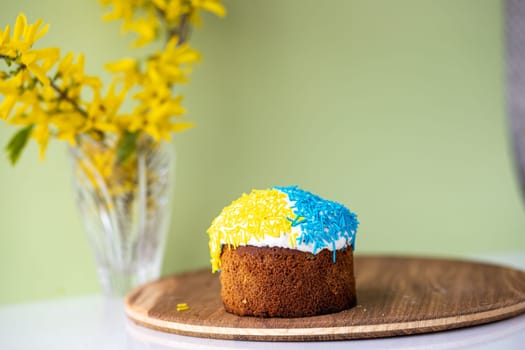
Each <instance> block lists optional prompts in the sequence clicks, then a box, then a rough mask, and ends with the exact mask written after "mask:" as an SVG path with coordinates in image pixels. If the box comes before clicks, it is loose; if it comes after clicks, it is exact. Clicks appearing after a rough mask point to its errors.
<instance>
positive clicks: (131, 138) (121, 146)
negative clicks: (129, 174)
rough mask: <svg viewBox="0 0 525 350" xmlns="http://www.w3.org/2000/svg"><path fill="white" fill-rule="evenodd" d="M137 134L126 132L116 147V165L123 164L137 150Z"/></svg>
mask: <svg viewBox="0 0 525 350" xmlns="http://www.w3.org/2000/svg"><path fill="white" fill-rule="evenodd" d="M138 135H139V134H138V132H129V131H126V132H125V133H124V135H123V136H122V137H121V138H120V140H119V143H118V145H117V163H124V162H125V161H127V160H128V159H129V157H130V156H131V155H132V154H133V152H135V150H136V149H137V137H138Z"/></svg>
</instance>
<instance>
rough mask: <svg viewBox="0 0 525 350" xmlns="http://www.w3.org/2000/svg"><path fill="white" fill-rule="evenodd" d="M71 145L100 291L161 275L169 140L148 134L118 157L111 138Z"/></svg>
mask: <svg viewBox="0 0 525 350" xmlns="http://www.w3.org/2000/svg"><path fill="white" fill-rule="evenodd" d="M80 141H81V142H79V143H78V145H77V146H75V147H70V154H71V156H72V157H71V158H72V164H73V185H74V189H75V194H76V202H77V205H78V209H79V211H80V216H81V218H82V220H83V222H84V226H85V229H86V232H87V235H88V239H89V241H90V244H91V246H92V249H93V252H94V256H95V261H96V265H97V270H98V275H99V279H100V284H101V286H102V290H103V292H104V294H105V295H107V296H122V295H125V294H126V293H127V292H128V291H129V290H130V289H131V288H132V287H134V286H136V285H139V284H142V283H145V282H147V281H149V280H152V279H156V278H158V277H159V276H160V269H161V263H162V257H163V254H164V246H165V241H166V231H167V228H168V225H169V218H170V193H171V187H172V182H173V176H172V167H173V161H174V160H173V152H172V150H171V147H170V146H171V145H169V144H165V143H156V142H153V140H151V139H149V138H143V139H140V140H139V141H138V144H137V151H136V152H134V153H133V154H132V155H131V156H130V157H129V158H128V159H127V160H126V161H125V162H122V163H120V164H119V163H117V162H116V147H115V142H111V141H110V140H105V141H104V142H103V141H95V140H93V139H91V138H83V139H82V140H80Z"/></svg>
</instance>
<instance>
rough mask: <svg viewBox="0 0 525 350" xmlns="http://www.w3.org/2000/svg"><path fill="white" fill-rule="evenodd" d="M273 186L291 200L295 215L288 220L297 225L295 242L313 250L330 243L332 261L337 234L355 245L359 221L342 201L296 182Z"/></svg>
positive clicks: (314, 252) (315, 251)
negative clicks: (307, 188)
mask: <svg viewBox="0 0 525 350" xmlns="http://www.w3.org/2000/svg"><path fill="white" fill-rule="evenodd" d="M274 188H275V189H277V190H279V191H281V192H283V193H286V194H287V195H288V198H289V199H290V201H292V202H295V203H294V204H293V206H292V210H293V212H294V214H295V215H296V218H295V219H294V220H293V219H290V218H288V220H289V221H290V222H291V223H292V226H300V227H301V232H302V233H301V234H300V235H299V236H298V237H297V243H304V244H313V252H312V253H313V254H316V253H317V252H318V251H320V250H322V249H324V248H328V247H331V248H332V250H333V260H334V262H335V258H336V250H335V243H336V241H338V240H339V239H341V238H344V239H345V240H346V243H347V245H351V246H352V249H354V248H355V236H356V231H357V226H358V225H359V221H358V220H357V215H356V214H355V213H353V212H351V211H350V210H348V208H346V207H345V206H344V205H342V204H339V203H337V202H334V201H330V200H326V199H322V198H321V197H319V196H316V195H315V194H313V193H310V192H307V191H304V190H301V189H300V188H298V187H297V186H287V187H281V186H275V187H274Z"/></svg>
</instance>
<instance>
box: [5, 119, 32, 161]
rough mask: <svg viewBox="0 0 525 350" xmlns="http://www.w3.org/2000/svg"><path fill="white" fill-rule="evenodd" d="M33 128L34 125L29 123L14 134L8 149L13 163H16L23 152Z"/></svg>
mask: <svg viewBox="0 0 525 350" xmlns="http://www.w3.org/2000/svg"><path fill="white" fill-rule="evenodd" d="M32 130H33V125H28V126H26V127H25V128H22V129H20V130H18V131H17V132H16V134H14V135H13V137H12V138H11V140H9V143H8V144H7V147H6V151H7V155H8V157H9V160H10V161H11V164H12V165H15V164H16V162H17V161H18V158H20V155H21V154H22V150H23V149H24V147H25V146H26V144H27V140H28V139H29V136H31V131H32Z"/></svg>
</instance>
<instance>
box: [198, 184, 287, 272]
mask: <svg viewBox="0 0 525 350" xmlns="http://www.w3.org/2000/svg"><path fill="white" fill-rule="evenodd" d="M287 200H288V195H286V194H285V193H283V192H281V191H278V190H276V189H268V190H253V191H252V192H251V193H250V194H243V195H242V196H241V197H240V198H239V199H237V200H235V201H233V202H232V203H231V204H230V205H229V206H227V207H225V208H224V209H223V210H222V212H221V214H220V215H219V216H217V217H216V218H215V219H214V220H213V222H212V224H211V226H210V228H208V235H209V236H210V256H211V265H212V271H213V272H216V271H218V270H220V268H221V259H220V257H221V250H222V246H223V245H227V246H228V247H231V246H233V247H234V248H237V247H238V246H241V245H247V243H248V241H249V240H250V239H252V238H254V239H256V240H258V241H259V240H262V239H264V237H265V236H272V237H279V236H281V234H290V245H291V246H292V247H293V246H295V244H296V243H295V242H296V237H292V236H293V235H292V234H291V233H292V222H293V221H294V220H296V215H295V214H294V213H293V211H292V209H291V208H290V206H289V205H288V202H287Z"/></svg>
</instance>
